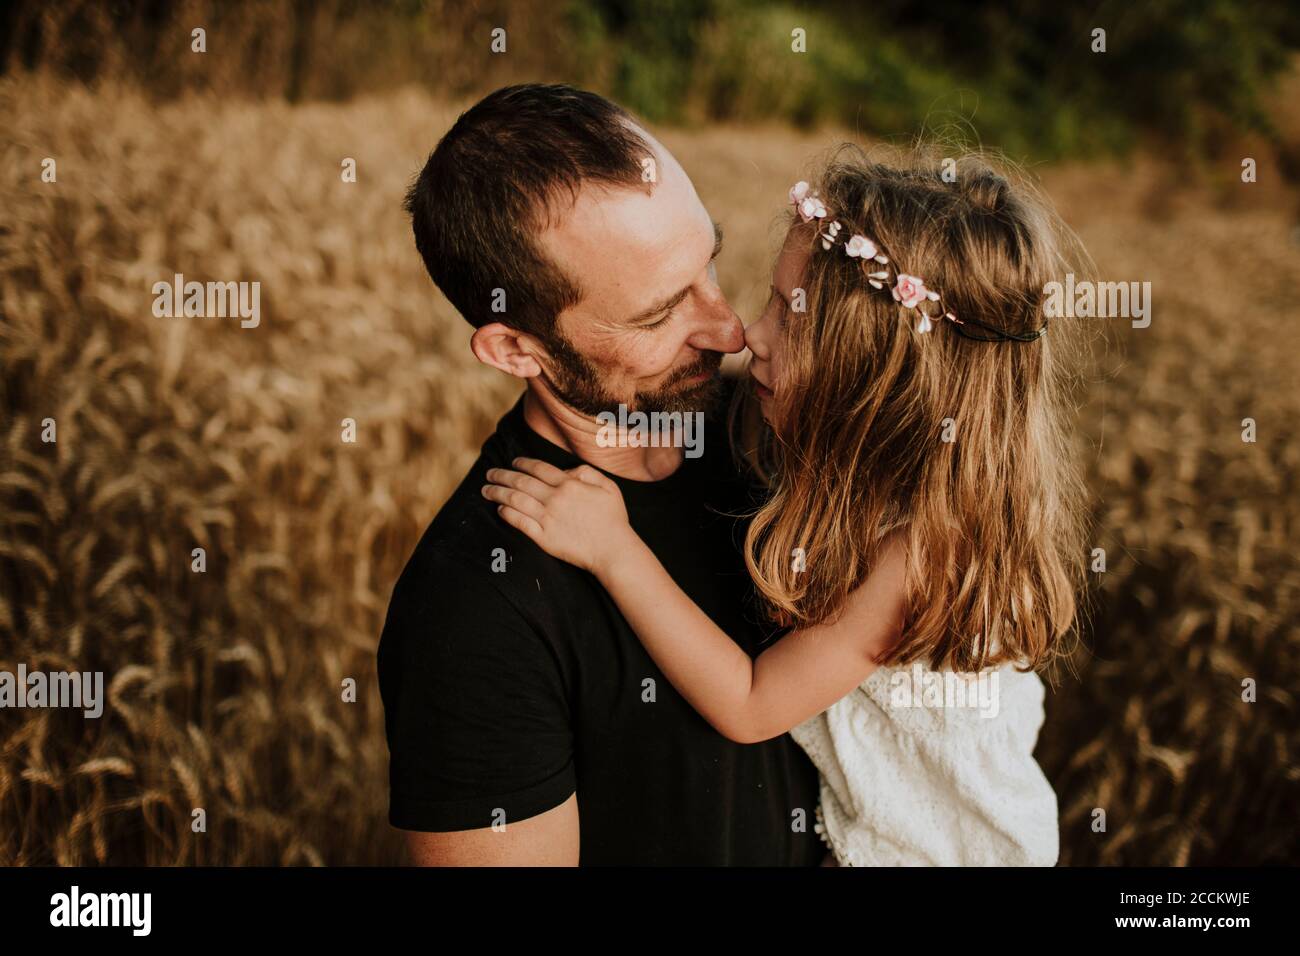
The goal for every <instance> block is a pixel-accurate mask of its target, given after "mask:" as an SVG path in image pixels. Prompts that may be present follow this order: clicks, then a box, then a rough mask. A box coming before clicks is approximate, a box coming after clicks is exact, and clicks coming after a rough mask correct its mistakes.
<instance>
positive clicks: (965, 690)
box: [790, 664, 1060, 866]
mask: <svg viewBox="0 0 1300 956" xmlns="http://www.w3.org/2000/svg"><path fill="white" fill-rule="evenodd" d="M960 684H964V685H965V686H964V687H962V686H960ZM945 685H946V686H945ZM959 695H960V696H959ZM1044 696H1045V695H1044V688H1043V682H1042V681H1041V680H1040V679H1039V677H1038V675H1037V674H1034V673H1032V672H1031V673H1021V672H1018V671H1016V670H1015V668H1014V667H1013V666H1012V665H1010V664H1007V665H1004V666H1002V667H998V668H993V669H990V670H987V671H984V672H983V673H982V675H981V677H980V679H979V681H978V682H976V683H974V684H971V683H969V682H965V681H960V678H958V675H955V674H953V673H952V672H951V671H948V672H942V671H940V672H933V671H928V670H924V669H923V668H922V667H921V666H920V665H912V666H907V667H882V668H879V669H878V670H876V671H875V672H874V673H873V674H872V675H871V676H870V677H868V678H867V679H866V680H865V681H863V683H862V684H861V685H860V686H859V687H858V688H857V689H856V690H855V691H854V692H853V693H851V694H849V695H848V696H847V697H844V698H843V699H841V700H839V701H836V702H835V703H834V704H832V705H831V706H830V707H829V708H828V709H826V710H825V711H823V712H822V713H820V714H817V715H816V716H815V717H810V718H809V719H808V720H806V721H804V722H803V723H802V724H800V725H799V726H797V727H795V728H793V729H792V730H791V731H790V735H791V736H792V737H793V738H794V740H795V742H796V743H798V744H799V746H801V747H802V748H803V749H804V750H805V751H807V753H808V756H809V757H810V758H811V759H812V761H813V763H814V764H815V765H816V766H817V769H818V770H819V771H820V772H821V802H820V804H819V805H818V807H817V812H816V815H817V823H816V830H817V832H818V833H819V834H821V837H822V839H823V840H824V841H825V842H826V843H827V845H828V846H829V847H830V848H831V850H832V851H833V852H834V854H835V858H836V860H837V861H838V863H839V865H840V866H1054V865H1055V864H1056V859H1057V854H1058V852H1059V843H1060V838H1059V831H1058V827H1057V804H1056V793H1055V792H1054V791H1053V790H1052V786H1051V784H1050V783H1048V781H1047V778H1046V777H1045V776H1044V775H1043V771H1042V769H1041V768H1040V767H1039V766H1038V764H1037V762H1036V761H1035V760H1034V756H1033V750H1034V744H1035V742H1036V741H1037V739H1038V731H1039V728H1040V727H1041V726H1042V724H1043V698H1044ZM963 698H964V699H965V700H964V702H963ZM909 704H910V705H911V706H907V705H909Z"/></svg>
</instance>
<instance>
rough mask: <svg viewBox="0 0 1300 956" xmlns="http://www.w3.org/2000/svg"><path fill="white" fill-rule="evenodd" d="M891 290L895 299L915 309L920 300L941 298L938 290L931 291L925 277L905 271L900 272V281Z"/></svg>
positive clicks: (907, 307) (904, 306)
mask: <svg viewBox="0 0 1300 956" xmlns="http://www.w3.org/2000/svg"><path fill="white" fill-rule="evenodd" d="M890 291H891V292H892V293H893V294H894V301H895V302H901V303H902V304H903V308H905V309H915V308H916V306H917V303H919V302H924V301H925V300H927V299H929V300H930V301H932V302H933V301H935V300H937V299H938V298H939V294H938V293H937V292H931V291H930V290H929V289H927V288H926V287H925V280H924V279H922V278H921V277H920V276H910V275H908V274H907V273H905V272H900V273H899V274H898V282H897V284H895V286H894V288H893V289H891V290H890Z"/></svg>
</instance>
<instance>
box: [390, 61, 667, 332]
mask: <svg viewBox="0 0 1300 956" xmlns="http://www.w3.org/2000/svg"><path fill="white" fill-rule="evenodd" d="M633 122H634V121H633V119H632V117H631V116H630V115H629V114H628V113H627V112H626V111H625V110H623V109H622V108H621V107H619V106H616V105H615V104H613V103H611V102H610V101H609V100H607V99H605V98H604V97H602V96H598V95H596V94H595V93H589V92H587V91H585V90H579V89H574V88H573V87H571V86H565V85H561V84H554V85H543V84H536V83H531V84H527V85H523V86H508V87H505V88H504V89H500V90H497V91H496V92H495V93H491V94H489V95H488V96H486V97H484V98H483V99H482V100H480V101H479V102H478V103H477V104H476V105H475V106H473V107H472V108H471V109H469V110H468V111H467V112H465V113H464V114H462V115H461V117H460V119H458V120H457V121H456V125H454V126H453V127H452V128H451V129H450V130H449V131H448V132H447V135H445V136H444V137H443V138H442V140H441V141H440V142H439V143H438V146H437V148H435V149H434V151H433V152H432V153H430V154H429V159H428V161H427V162H426V163H425V164H424V169H423V170H422V171H421V172H420V175H419V176H418V177H417V178H416V180H415V183H414V184H413V185H412V186H411V188H410V191H409V192H408V193H407V195H406V202H405V208H406V210H407V212H409V213H410V214H411V225H412V228H413V230H414V232H415V247H416V248H417V249H418V250H419V252H420V255H421V256H422V257H423V259H424V265H425V268H426V269H428V270H429V275H430V277H432V279H433V281H434V283H436V284H437V286H438V288H439V289H441V290H442V292H443V294H444V295H446V296H447V298H448V299H449V300H450V301H451V304H452V305H454V306H455V307H456V308H457V309H458V310H459V311H460V314H461V315H463V316H464V317H465V318H466V319H467V320H468V321H469V322H470V324H471V325H473V326H474V327H476V328H479V327H482V326H483V325H486V324H487V323H489V322H504V323H505V324H507V325H509V326H510V327H512V328H515V329H519V330H520V331H524V332H529V333H532V334H534V335H538V336H539V337H541V338H543V339H550V338H552V333H553V331H554V327H555V320H556V317H557V316H558V315H559V314H560V313H561V312H563V311H564V310H565V309H566V308H568V307H570V306H572V305H574V304H576V303H577V302H579V301H580V300H581V298H582V292H581V289H580V287H579V286H578V284H577V283H576V281H575V280H574V279H572V278H571V277H569V276H567V275H565V274H564V273H563V272H562V271H561V270H560V269H559V267H558V266H556V265H555V264H554V263H553V262H551V261H550V260H549V259H548V257H547V256H546V255H545V253H544V252H543V251H542V249H541V247H540V245H539V244H538V242H537V237H538V236H539V234H540V233H541V232H542V231H544V229H545V228H546V227H547V226H548V225H549V224H550V221H551V216H552V215H554V214H555V213H556V212H557V211H562V210H563V208H564V206H563V205H562V204H563V202H564V200H565V199H566V198H567V199H568V200H569V201H570V202H572V201H573V200H574V199H576V198H577V195H578V191H579V189H580V188H581V186H582V185H583V184H584V183H601V184H606V185H610V186H627V187H641V186H644V185H645V183H644V182H643V180H642V168H643V167H642V160H643V159H645V158H646V157H648V156H651V155H652V151H651V148H650V146H649V144H648V143H647V142H646V141H645V140H644V139H643V138H642V137H641V135H640V134H639V133H638V132H637V131H636V130H635V129H634V128H633V127H632V126H631V125H630V124H632V123H633ZM496 289H502V290H504V292H505V310H506V311H505V312H504V313H502V312H499V311H498V312H494V311H492V305H493V298H494V290H496Z"/></svg>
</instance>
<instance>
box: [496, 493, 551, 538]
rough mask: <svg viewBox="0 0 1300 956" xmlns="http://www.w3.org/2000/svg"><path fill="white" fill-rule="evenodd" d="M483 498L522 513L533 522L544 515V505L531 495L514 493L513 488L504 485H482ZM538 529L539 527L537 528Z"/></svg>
mask: <svg viewBox="0 0 1300 956" xmlns="http://www.w3.org/2000/svg"><path fill="white" fill-rule="evenodd" d="M483 497H484V498H486V499H487V500H488V501H495V502H496V503H497V504H499V505H505V506H507V507H509V508H513V509H514V510H515V511H518V512H522V513H523V514H525V515H527V516H528V517H529V518H533V519H534V520H540V519H541V517H542V516H543V515H544V514H546V507H545V505H543V504H542V503H541V502H540V501H538V500H537V499H536V498H534V497H533V496H532V495H530V494H526V493H525V492H522V491H516V490H515V489H514V488H506V487H505V486H504V485H484V486H483ZM540 527H541V526H540V525H539V526H538V528H539V529H540Z"/></svg>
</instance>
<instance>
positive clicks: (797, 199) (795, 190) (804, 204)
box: [790, 179, 826, 222]
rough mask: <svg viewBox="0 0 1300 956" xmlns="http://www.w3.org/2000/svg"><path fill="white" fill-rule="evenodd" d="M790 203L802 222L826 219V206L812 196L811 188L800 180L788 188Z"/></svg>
mask: <svg viewBox="0 0 1300 956" xmlns="http://www.w3.org/2000/svg"><path fill="white" fill-rule="evenodd" d="M790 202H792V203H794V208H795V209H796V210H797V211H798V213H799V218H800V219H802V220H803V221H804V222H812V221H813V220H814V219H824V218H826V204H825V203H824V202H822V201H821V200H820V199H818V198H817V197H816V196H814V195H813V194H812V192H811V187H809V185H808V184H807V183H806V182H804V181H803V180H802V179H801V180H799V182H797V183H795V184H794V185H793V186H791V187H790Z"/></svg>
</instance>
